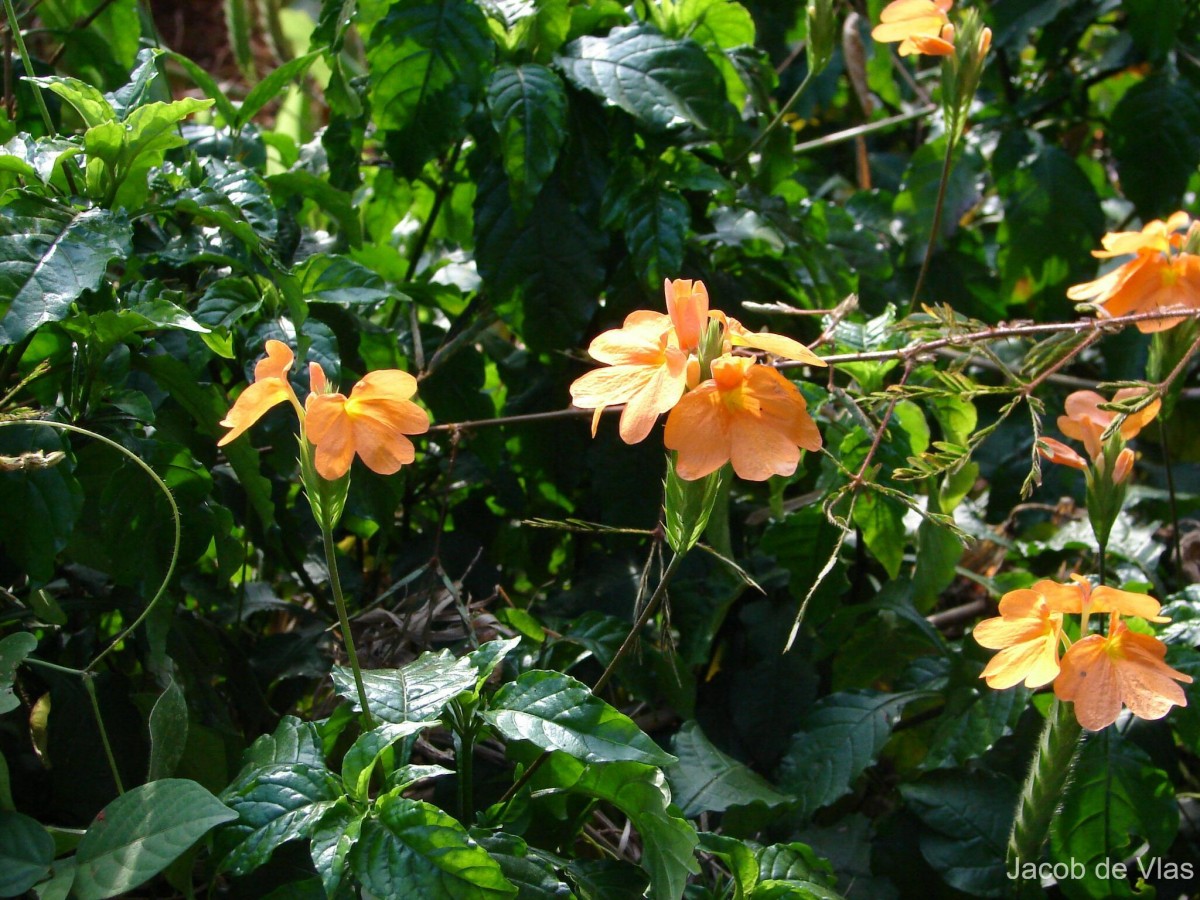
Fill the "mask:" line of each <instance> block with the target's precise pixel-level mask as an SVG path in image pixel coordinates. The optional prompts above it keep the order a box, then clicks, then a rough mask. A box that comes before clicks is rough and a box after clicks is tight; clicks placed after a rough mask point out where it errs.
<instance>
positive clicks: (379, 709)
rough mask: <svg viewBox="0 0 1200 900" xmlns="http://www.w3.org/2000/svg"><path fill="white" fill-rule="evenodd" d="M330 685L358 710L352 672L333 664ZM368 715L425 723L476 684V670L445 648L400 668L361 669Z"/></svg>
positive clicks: (422, 656) (393, 722)
mask: <svg viewBox="0 0 1200 900" xmlns="http://www.w3.org/2000/svg"><path fill="white" fill-rule="evenodd" d="M331 674H332V675H333V687H334V690H336V691H337V692H338V694H339V695H340V696H342V697H344V698H346V699H347V700H349V701H350V702H351V703H352V704H355V706H354V708H355V709H358V705H357V700H358V690H357V688H356V687H355V684H354V673H353V672H351V671H350V669H348V668H345V667H344V666H334V667H333V671H332V673H331ZM362 675H363V684H364V686H365V687H366V689H367V702H368V703H369V704H370V705H371V715H373V716H374V717H375V718H377V719H379V720H380V721H383V722H391V723H392V724H399V723H401V722H428V721H430V720H431V719H436V718H437V717H438V716H440V715H441V714H442V710H443V709H444V708H445V706H446V704H447V703H449V702H450V701H451V700H452V699H454V697H455V696H456V695H458V694H461V693H462V692H463V691H469V690H471V689H473V688H474V687H475V679H476V670H475V667H474V666H473V665H471V662H470V660H468V659H456V658H455V657H454V656H453V655H452V654H451V653H450V651H448V650H442V651H440V652H438V653H432V652H427V653H422V654H421V655H420V656H419V657H417V658H416V659H415V660H413V661H412V662H411V663H409V664H408V665H407V666H404V667H403V668H401V669H371V670H369V671H366V672H363V673H362Z"/></svg>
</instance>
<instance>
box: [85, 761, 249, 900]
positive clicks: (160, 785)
mask: <svg viewBox="0 0 1200 900" xmlns="http://www.w3.org/2000/svg"><path fill="white" fill-rule="evenodd" d="M236 817H237V815H236V813H234V812H233V811H232V810H230V809H229V808H227V807H226V806H225V804H223V803H221V802H220V801H219V800H217V798H216V797H214V796H213V795H212V794H210V793H209V792H208V791H206V790H205V789H204V788H202V787H201V786H200V785H198V784H196V782H194V781H186V780H184V779H181V778H168V779H165V780H162V781H152V782H150V783H149V784H143V785H141V786H139V787H136V788H133V789H132V790H130V791H127V792H126V793H124V794H122V795H121V796H120V797H118V798H117V799H116V800H114V801H113V802H112V803H110V804H108V806H106V807H105V809H104V816H103V818H98V819H97V820H96V821H95V822H93V823H92V824H91V826H89V828H88V830H87V833H86V834H85V835H84V836H83V840H81V841H80V842H79V849H78V850H76V852H75V863H76V872H75V886H74V889H73V890H74V893H75V896H76V897H78V898H79V900H102V898H104V897H115V896H116V895H117V894H122V893H125V892H126V891H129V890H131V889H132V888H135V887H137V886H138V885H139V884H142V883H143V882H145V881H147V880H149V879H150V878H151V877H153V876H154V875H157V874H158V873H159V872H161V871H162V870H163V869H164V868H166V867H167V866H168V865H169V864H170V863H171V862H172V861H173V860H175V859H176V858H177V857H179V856H180V855H182V854H183V853H184V852H185V851H186V850H187V849H188V848H189V847H191V846H192V844H194V843H196V841H198V840H200V838H202V837H203V836H204V835H205V834H207V833H208V832H209V830H210V829H212V828H214V827H216V826H217V825H220V824H221V823H222V822H228V821H229V820H231V819H234V818H236Z"/></svg>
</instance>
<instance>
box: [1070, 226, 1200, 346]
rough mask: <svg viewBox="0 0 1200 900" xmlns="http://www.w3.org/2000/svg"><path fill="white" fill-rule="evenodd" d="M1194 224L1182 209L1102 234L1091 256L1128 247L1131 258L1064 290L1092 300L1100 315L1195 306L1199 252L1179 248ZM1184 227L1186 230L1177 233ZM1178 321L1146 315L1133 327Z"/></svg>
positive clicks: (1199, 293) (1199, 303)
mask: <svg viewBox="0 0 1200 900" xmlns="http://www.w3.org/2000/svg"><path fill="white" fill-rule="evenodd" d="M1198 228H1200V222H1198V223H1193V222H1191V221H1190V219H1189V218H1188V216H1187V214H1186V213H1183V212H1177V213H1175V214H1174V215H1172V216H1171V217H1170V218H1169V219H1167V221H1165V222H1164V221H1162V220H1161V219H1155V220H1154V221H1152V222H1149V223H1148V224H1147V225H1146V226H1145V227H1144V228H1143V229H1142V230H1141V231H1120V232H1110V233H1109V234H1106V235H1105V236H1104V238H1103V239H1102V241H1101V243H1102V244H1103V245H1104V249H1103V250H1094V251H1092V255H1093V256H1095V257H1098V258H1100V259H1108V258H1111V257H1114V256H1125V255H1128V254H1131V253H1132V254H1134V257H1133V259H1131V260H1129V261H1128V262H1126V263H1123V264H1122V265H1120V266H1118V267H1117V268H1115V269H1113V270H1112V271H1111V272H1109V273H1107V274H1105V275H1102V276H1101V277H1100V278H1097V279H1096V280H1095V281H1089V282H1086V283H1085V284H1077V285H1075V286H1074V287H1071V288H1069V289H1068V290H1067V296H1068V297H1069V298H1071V299H1072V300H1080V301H1087V302H1090V303H1093V304H1095V305H1096V306H1097V307H1098V312H1099V314H1100V315H1102V316H1123V315H1127V314H1129V313H1142V312H1154V311H1155V310H1159V309H1167V308H1171V307H1175V306H1187V307H1192V308H1198V307H1200V256H1196V255H1195V254H1192V253H1187V252H1185V251H1184V250H1183V249H1182V248H1184V247H1186V246H1187V245H1188V243H1189V242H1190V239H1191V238H1192V236H1193V234H1194V233H1195V232H1196V231H1197V229H1198ZM1185 230H1186V232H1187V234H1181V233H1180V232H1182V231H1185ZM1181 321H1183V320H1182V319H1181V318H1165V319H1151V320H1149V321H1145V322H1138V323H1137V327H1138V330H1139V331H1141V332H1143V333H1146V332H1153V331H1164V330H1166V329H1168V328H1171V327H1173V326H1175V325H1177V324H1179V322H1181Z"/></svg>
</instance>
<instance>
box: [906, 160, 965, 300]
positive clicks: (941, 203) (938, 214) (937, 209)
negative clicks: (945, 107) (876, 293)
mask: <svg viewBox="0 0 1200 900" xmlns="http://www.w3.org/2000/svg"><path fill="white" fill-rule="evenodd" d="M957 143H958V142H957V141H955V140H954V139H953V138H951V137H947V138H946V158H945V159H944V160H942V177H941V180H940V181H939V182H938V194H937V202H936V203H935V204H934V207H933V226H932V227H931V228H930V229H929V243H927V244H926V245H925V258H924V259H923V260H921V272H920V274H919V275H917V284H916V286H915V287H914V288H913V292H912V298H911V299H910V300H909V301H908V314H909V315H911V314H912V313H913V311H914V310H915V309H916V308H917V299H918V298H919V297H920V296H921V288H922V287H924V286H925V276H926V275H927V274H928V273H929V261H930V260H931V259H933V248H934V245H936V244H937V237H938V232H939V231H941V228H942V209H943V208H944V207H945V205H946V186H947V185H948V184H949V183H950V167H951V165H953V163H954V148H955V147H956V146H957Z"/></svg>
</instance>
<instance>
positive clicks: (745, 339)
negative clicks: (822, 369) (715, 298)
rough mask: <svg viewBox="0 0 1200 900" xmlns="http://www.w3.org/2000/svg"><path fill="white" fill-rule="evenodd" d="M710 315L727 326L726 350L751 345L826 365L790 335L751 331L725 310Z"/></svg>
mask: <svg viewBox="0 0 1200 900" xmlns="http://www.w3.org/2000/svg"><path fill="white" fill-rule="evenodd" d="M710 315H711V316H712V317H713V318H715V319H718V320H719V321H720V322H721V323H722V324H724V326H725V341H726V343H728V344H729V346H728V347H727V348H726V352H729V351H730V350H732V349H733V348H734V347H749V348H751V349H753V350H763V351H765V352H767V353H770V354H771V355H772V356H781V357H783V358H784V359H794V360H797V361H798V362H803V363H808V364H809V365H810V366H824V365H826V362H825V360H823V359H821V357H819V356H817V354H815V353H813V352H812V351H811V350H809V349H808V348H807V347H805V346H804V345H803V344H802V343H800V342H799V341H795V340H792V339H791V338H790V337H784V336H783V335H781V334H772V333H771V332H769V331H750V330H749V329H748V328H746V326H745V325H743V324H742V323H741V322H739V321H738V320H737V319H735V318H733V316H727V315H725V314H724V313H723V312H712V313H710Z"/></svg>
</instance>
